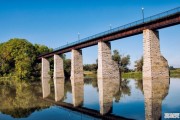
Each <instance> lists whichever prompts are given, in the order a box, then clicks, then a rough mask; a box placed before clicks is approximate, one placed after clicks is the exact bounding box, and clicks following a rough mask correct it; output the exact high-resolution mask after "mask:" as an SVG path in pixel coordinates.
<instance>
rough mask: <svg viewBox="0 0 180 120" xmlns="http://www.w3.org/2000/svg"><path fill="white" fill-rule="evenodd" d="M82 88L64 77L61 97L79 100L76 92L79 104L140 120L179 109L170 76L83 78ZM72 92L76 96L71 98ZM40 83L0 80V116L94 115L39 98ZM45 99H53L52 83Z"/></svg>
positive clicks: (10, 119)
mask: <svg viewBox="0 0 180 120" xmlns="http://www.w3.org/2000/svg"><path fill="white" fill-rule="evenodd" d="M84 81H85V83H84V91H83V92H79V91H78V87H79V86H78V87H77V88H76V89H73V90H74V91H72V87H71V83H70V81H68V80H66V81H65V84H64V87H62V88H60V89H62V91H64V97H63V99H62V100H61V101H63V102H65V103H71V104H73V99H75V100H76V103H79V101H78V100H80V101H81V100H82V99H79V98H78V97H79V94H78V95H77V94H76V93H80V94H82V93H83V95H80V96H81V97H83V99H84V100H83V104H82V107H85V108H89V109H93V110H97V111H99V112H106V111H110V113H111V114H113V115H116V116H121V117H125V118H132V119H138V120H144V119H145V118H152V119H157V118H161V119H164V113H180V94H179V91H180V87H179V86H180V78H170V80H156V81H155V82H152V80H144V81H142V80H135V79H122V80H121V81H118V82H117V81H106V82H107V84H105V83H101V82H100V81H99V82H98V81H97V79H95V78H86V79H85V80H84ZM73 94H76V98H73ZM41 96H42V93H41V85H40V84H34V85H27V84H19V83H18V84H16V85H12V84H11V85H10V84H1V86H0V120H15V119H20V120H50V119H52V120H81V119H83V120H91V119H96V118H95V117H92V116H88V115H85V114H82V113H80V112H76V111H72V110H70V109H67V108H63V107H60V106H57V105H55V104H54V103H51V102H47V101H45V100H43V99H42V98H41ZM49 99H54V90H53V86H52V89H51V95H50V97H49Z"/></svg>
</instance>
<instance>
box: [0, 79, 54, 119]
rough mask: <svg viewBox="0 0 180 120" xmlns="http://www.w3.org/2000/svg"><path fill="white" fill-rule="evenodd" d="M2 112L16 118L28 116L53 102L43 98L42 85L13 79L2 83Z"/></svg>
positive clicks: (0, 94) (0, 103)
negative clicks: (4, 83)
mask: <svg viewBox="0 0 180 120" xmlns="http://www.w3.org/2000/svg"><path fill="white" fill-rule="evenodd" d="M0 85H1V89H0V96H1V98H0V106H1V107H0V112H1V113H3V114H8V115H11V116H12V117H14V118H22V117H27V116H29V115H30V114H31V113H33V112H34V111H37V110H41V109H44V108H47V107H49V106H50V105H51V104H50V103H47V102H45V101H43V100H41V99H39V96H42V93H41V89H42V88H41V85H39V84H33V85H30V84H28V83H25V82H18V81H11V82H9V83H7V84H6V85H3V84H0Z"/></svg>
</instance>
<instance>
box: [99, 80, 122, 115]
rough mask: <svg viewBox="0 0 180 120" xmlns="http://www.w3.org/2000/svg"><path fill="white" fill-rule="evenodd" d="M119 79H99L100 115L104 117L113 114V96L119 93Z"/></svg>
mask: <svg viewBox="0 0 180 120" xmlns="http://www.w3.org/2000/svg"><path fill="white" fill-rule="evenodd" d="M119 86H120V81H119V79H112V80H109V79H103V78H99V79H98V88H99V101H100V113H101V114H102V115H104V114H106V113H109V112H111V110H112V103H113V96H114V95H115V94H116V93H117V92H118V91H119V89H118V88H119Z"/></svg>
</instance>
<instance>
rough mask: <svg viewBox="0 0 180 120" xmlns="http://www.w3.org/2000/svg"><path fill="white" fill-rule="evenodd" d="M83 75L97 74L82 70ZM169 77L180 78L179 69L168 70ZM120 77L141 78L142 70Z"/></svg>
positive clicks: (123, 74)
mask: <svg viewBox="0 0 180 120" xmlns="http://www.w3.org/2000/svg"><path fill="white" fill-rule="evenodd" d="M84 75H85V76H92V77H93V76H97V75H96V72H95V71H84ZM170 77H173V78H180V69H179V68H178V69H175V70H170ZM122 78H139V79H142V72H127V73H122Z"/></svg>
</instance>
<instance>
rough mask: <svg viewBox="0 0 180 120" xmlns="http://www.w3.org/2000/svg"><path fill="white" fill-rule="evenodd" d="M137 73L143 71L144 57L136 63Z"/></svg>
mask: <svg viewBox="0 0 180 120" xmlns="http://www.w3.org/2000/svg"><path fill="white" fill-rule="evenodd" d="M134 67H135V71H142V70H143V57H141V58H140V59H139V60H137V61H135V65H134Z"/></svg>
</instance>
